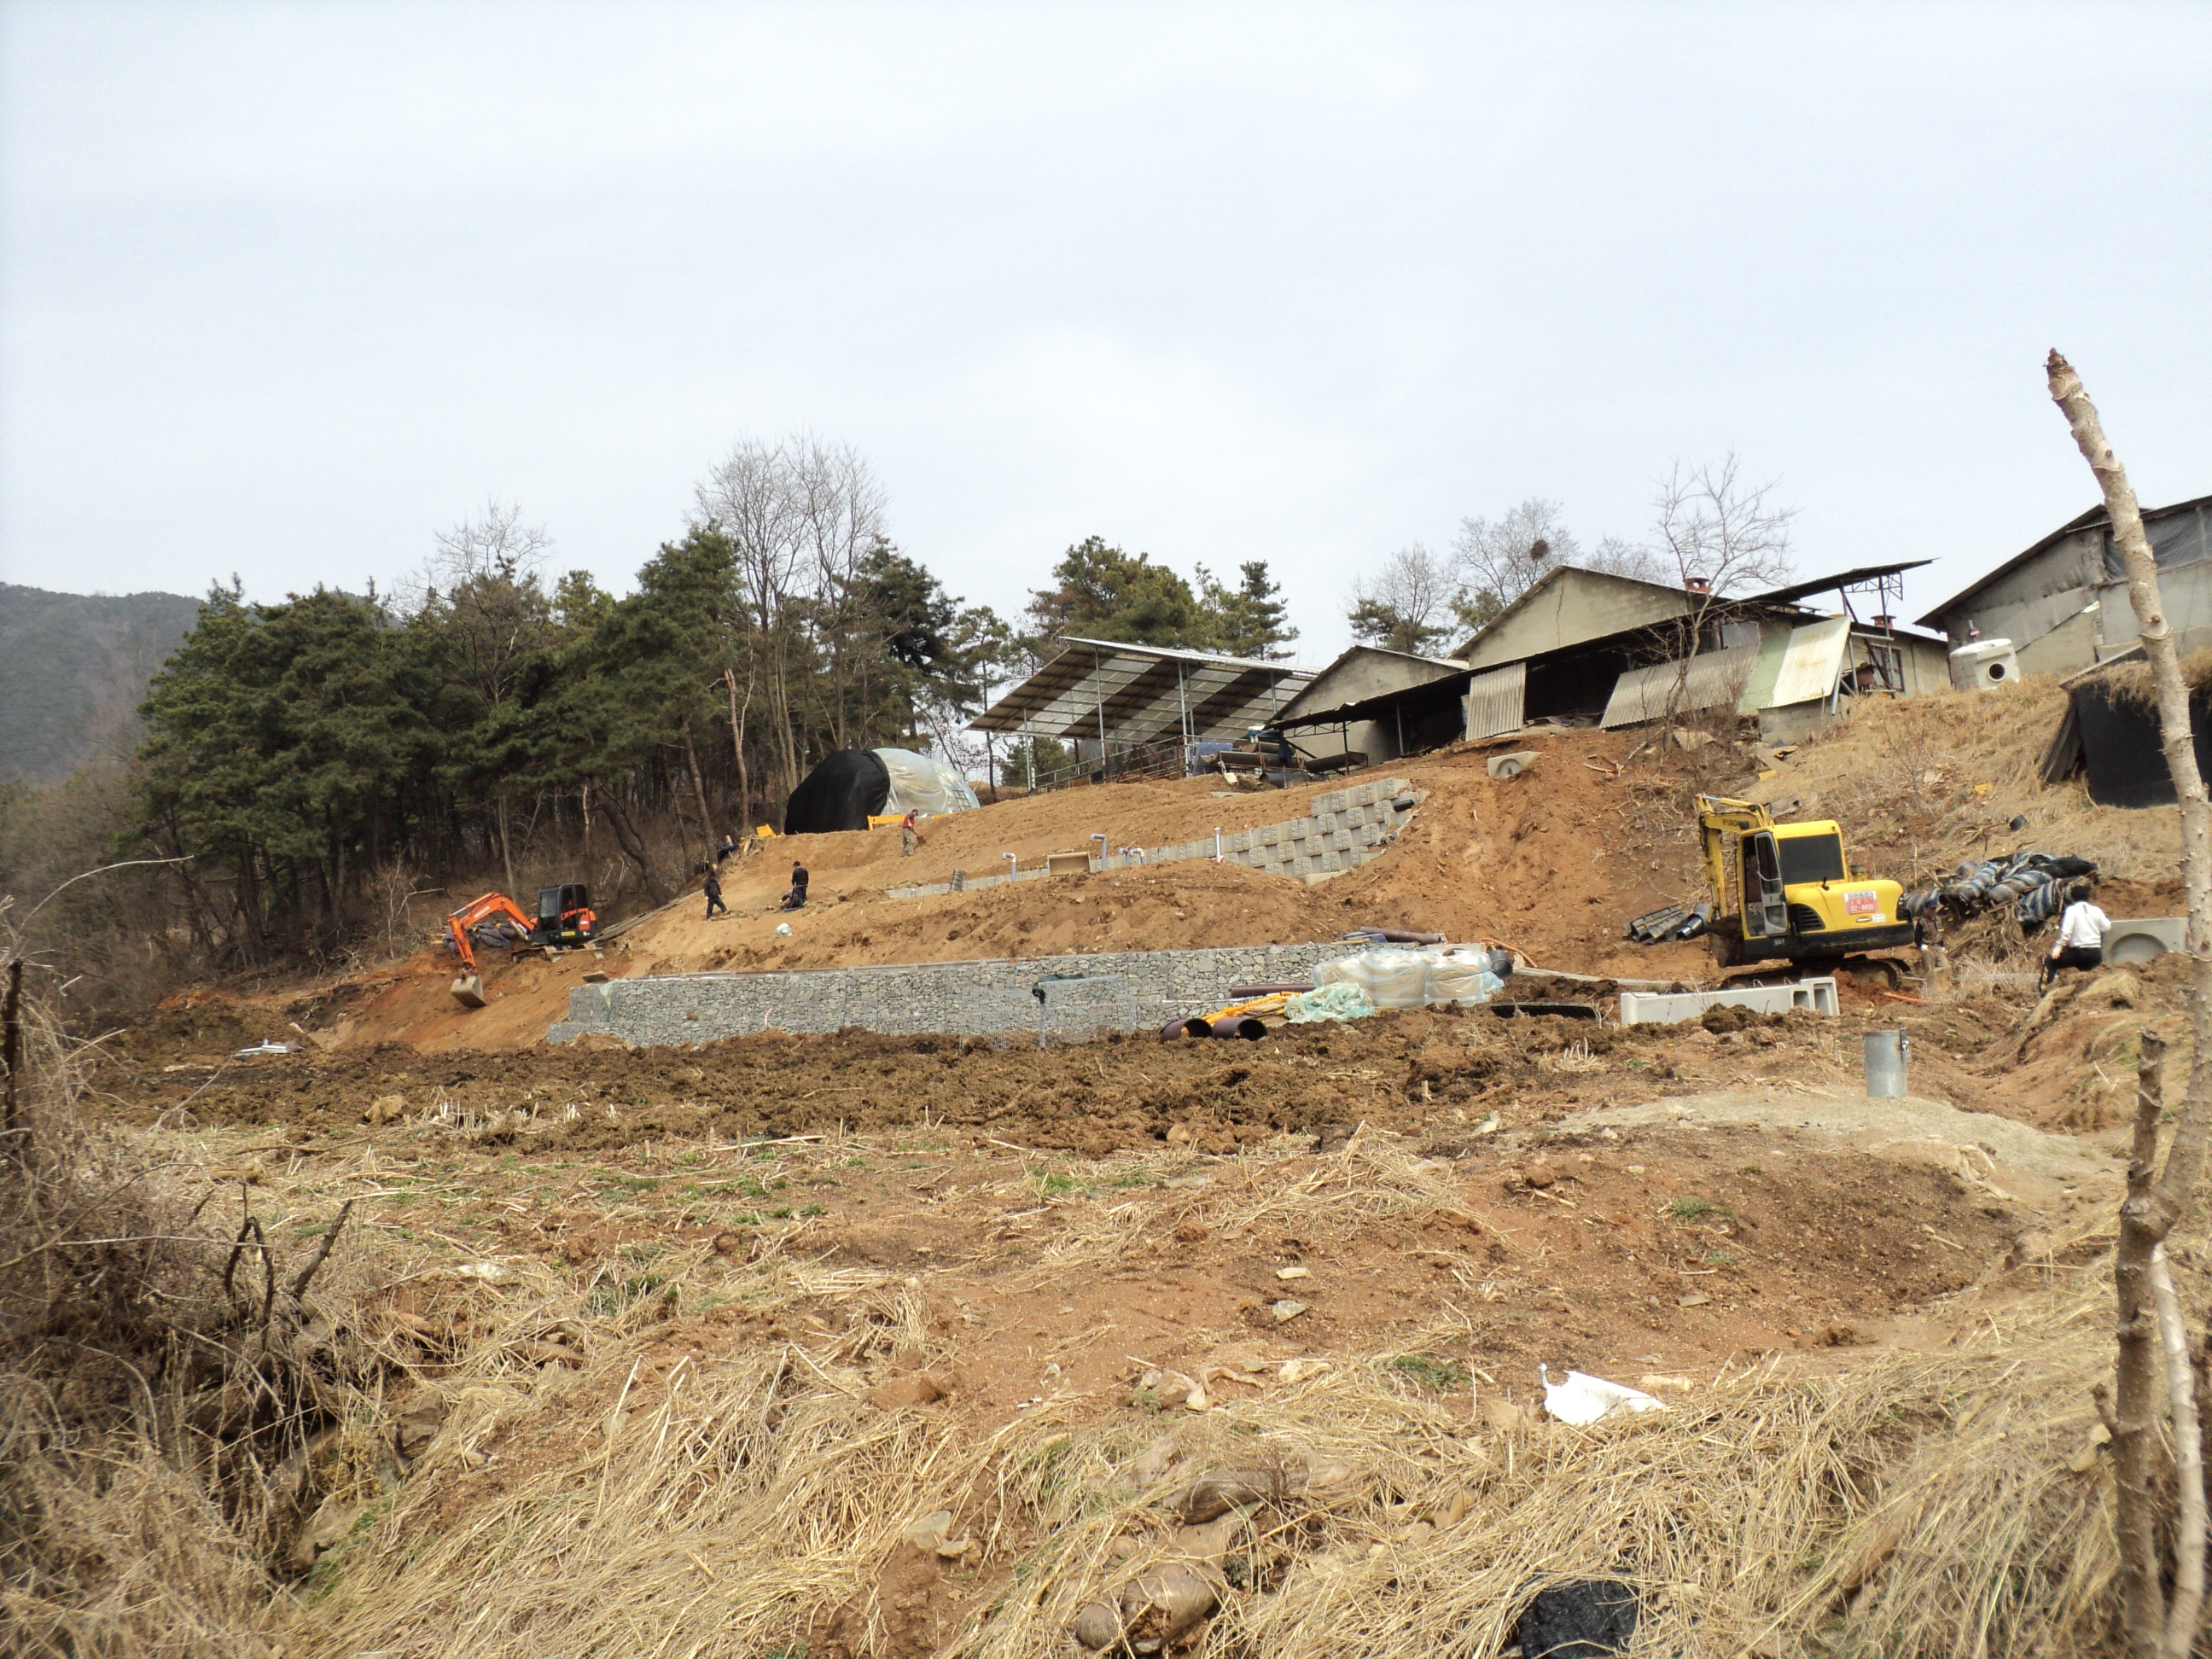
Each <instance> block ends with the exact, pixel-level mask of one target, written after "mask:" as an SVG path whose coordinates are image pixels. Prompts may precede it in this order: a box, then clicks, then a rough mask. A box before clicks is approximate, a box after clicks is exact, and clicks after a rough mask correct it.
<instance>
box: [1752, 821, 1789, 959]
mask: <svg viewBox="0 0 2212 1659" xmlns="http://www.w3.org/2000/svg"><path fill="white" fill-rule="evenodd" d="M1741 846H1742V849H1743V877H1742V891H1743V931H1744V933H1746V934H1747V935H1748V936H1750V937H1752V938H1754V939H1771V938H1775V937H1777V936H1778V935H1780V934H1783V933H1788V932H1789V931H1790V903H1789V901H1788V899H1786V898H1785V897H1784V895H1783V887H1784V881H1783V877H1782V858H1781V854H1780V853H1779V852H1778V850H1777V848H1776V846H1775V841H1774V832H1773V831H1772V830H1771V829H1759V830H1754V831H1753V833H1751V834H1750V835H1747V836H1744V837H1743V839H1742V842H1741Z"/></svg>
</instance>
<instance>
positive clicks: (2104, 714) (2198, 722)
mask: <svg viewBox="0 0 2212 1659" xmlns="http://www.w3.org/2000/svg"><path fill="white" fill-rule="evenodd" d="M2074 718H2075V720H2076V721H2077V722H2078V723H2079V724H2080V726H2081V759H2082V763H2083V766H2084V768H2085V769H2086V770H2087V773H2088V775H2089V799H2091V800H2093V801H2094V802H2096V803H2097V805H2100V806H2171V805H2173V803H2174V799H2175V795H2174V791H2173V775H2172V773H2171V772H2169V771H2168V770H2166V751H2165V750H2164V749H2163V748H2161V747H2160V744H2159V740H2158V714H2157V713H2156V711H2155V710H2154V709H2152V708H2148V706H2146V705H2145V704H2143V703H2141V702H2136V700H2135V699H2134V698H2133V697H2131V696H2122V695H2120V694H2119V693H2118V692H2117V691H2115V690H2113V688H2112V687H2111V686H2109V685H2106V684H2101V683H2100V682H2099V681H2096V680H2092V681H2090V682H2089V683H2088V684H2086V685H2077V686H2075V688H2074ZM2189 724H2190V728H2191V734H2192V735H2193V736H2194V737H2195V738H2196V739H2197V770H2199V771H2200V772H2203V773H2205V774H2206V775H2212V697H2208V696H2207V694H2206V693H2205V692H2203V691H2199V692H2197V693H2196V694H2195V695H2193V696H2191V698H2190V699H2189Z"/></svg>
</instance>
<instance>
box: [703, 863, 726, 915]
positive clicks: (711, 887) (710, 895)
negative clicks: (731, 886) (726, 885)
mask: <svg viewBox="0 0 2212 1659" xmlns="http://www.w3.org/2000/svg"><path fill="white" fill-rule="evenodd" d="M705 891H706V894H707V916H706V919H707V920H708V921H714V912H715V911H717V910H720V912H721V913H722V914H723V915H729V914H730V907H729V906H728V905H726V904H725V903H723V902H722V884H721V882H720V879H719V878H716V876H715V874H714V872H713V871H712V870H709V871H708V872H707V885H706V889H705Z"/></svg>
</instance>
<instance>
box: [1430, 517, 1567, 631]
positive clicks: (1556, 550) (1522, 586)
mask: <svg viewBox="0 0 2212 1659" xmlns="http://www.w3.org/2000/svg"><path fill="white" fill-rule="evenodd" d="M1452 550H1453V552H1454V553H1455V555H1457V556H1458V559H1459V568H1458V571H1457V572H1456V574H1457V575H1458V577H1459V580H1460V583H1461V585H1462V586H1463V587H1464V588H1466V589H1467V591H1468V595H1469V597H1470V599H1471V600H1472V601H1473V602H1474V604H1477V605H1480V604H1481V603H1482V602H1484V601H1485V600H1487V601H1488V602H1489V604H1490V605H1492V606H1493V607H1494V609H1493V614H1494V613H1495V611H1502V610H1504V608H1505V607H1506V606H1507V605H1510V604H1512V603H1513V601H1514V600H1516V599H1519V598H1520V597H1521V596H1522V594H1523V593H1524V592H1528V589H1529V588H1530V587H1531V586H1534V584H1535V583H1536V582H1537V580H1539V579H1541V577H1543V576H1544V575H1545V574H1547V572H1549V571H1551V570H1553V569H1555V568H1558V567H1559V566H1560V565H1563V564H1579V563H1580V562H1582V549H1581V548H1580V547H1579V546H1578V545H1577V544H1576V541H1575V537H1574V532H1572V531H1571V530H1569V529H1568V528H1567V526H1566V525H1565V523H1564V522H1562V521H1561V520H1560V517H1559V503H1558V502H1557V501H1545V500H1544V499H1543V498H1542V497H1541V496H1538V495H1531V496H1530V497H1529V498H1528V500H1527V501H1523V502H1522V503H1521V505H1520V506H1518V507H1509V508H1508V509H1507V510H1506V511H1505V512H1504V513H1500V514H1499V515H1498V517H1497V518H1495V519H1462V520H1460V521H1459V536H1458V538H1457V539H1456V540H1455V542H1454V543H1453V544H1452Z"/></svg>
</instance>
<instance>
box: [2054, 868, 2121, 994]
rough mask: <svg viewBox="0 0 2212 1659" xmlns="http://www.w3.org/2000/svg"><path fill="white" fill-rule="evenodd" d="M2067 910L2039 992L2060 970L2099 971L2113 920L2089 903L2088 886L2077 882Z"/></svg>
mask: <svg viewBox="0 0 2212 1659" xmlns="http://www.w3.org/2000/svg"><path fill="white" fill-rule="evenodd" d="M2066 900H2067V902H2066V908H2065V909H2064V911H2063V912H2062V913H2061V914H2060V915H2059V918H2058V939H2057V943H2056V944H2054V945H2052V946H2051V955H2050V956H2049V957H2046V958H2045V961H2044V963H2043V976H2042V979H2041V980H2040V981H2039V983H2038V988H2039V989H2040V988H2041V987H2044V986H2047V985H2049V984H2050V983H2051V981H2053V980H2054V979H2057V977H2058V974H2059V970H2060V969H2063V968H2084V969H2087V968H2100V967H2102V966H2103V965H2104V962H2105V935H2106V934H2107V933H2111V932H2112V918H2111V917H2110V916H2108V915H2106V914H2105V913H2104V912H2103V911H2102V910H2100V909H2099V908H2097V907H2096V906H2095V905H2093V904H2092V903H2090V902H2089V884H2088V883H2087V882H2086V881H2084V882H2076V883H2075V884H2074V887H2073V889H2072V890H2071V891H2069V893H2068V894H2067V896H2066Z"/></svg>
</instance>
